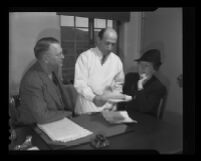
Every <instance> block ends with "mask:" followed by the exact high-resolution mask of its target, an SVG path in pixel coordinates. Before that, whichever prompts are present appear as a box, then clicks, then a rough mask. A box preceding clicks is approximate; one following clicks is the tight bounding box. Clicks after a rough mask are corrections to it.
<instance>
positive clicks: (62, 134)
mask: <svg viewBox="0 0 201 161" xmlns="http://www.w3.org/2000/svg"><path fill="white" fill-rule="evenodd" d="M38 127H39V128H40V129H41V130H42V131H44V132H45V133H46V134H47V135H48V136H49V137H50V138H51V139H52V140H53V141H60V142H68V141H73V140H76V139H79V138H82V137H85V136H88V135H91V134H92V133H93V132H91V131H89V130H87V129H84V128H83V127H81V126H80V125H78V124H76V123H75V122H73V121H71V120H70V119H68V118H64V119H62V120H59V121H55V122H51V123H48V124H38Z"/></svg>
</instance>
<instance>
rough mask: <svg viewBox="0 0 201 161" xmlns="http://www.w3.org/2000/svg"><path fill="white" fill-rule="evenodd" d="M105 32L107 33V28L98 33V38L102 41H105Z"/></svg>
mask: <svg viewBox="0 0 201 161" xmlns="http://www.w3.org/2000/svg"><path fill="white" fill-rule="evenodd" d="M105 31H106V28H104V29H102V30H101V31H99V33H98V37H99V38H100V39H101V40H102V39H103V35H104V33H105Z"/></svg>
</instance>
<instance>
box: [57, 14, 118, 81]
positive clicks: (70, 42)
mask: <svg viewBox="0 0 201 161" xmlns="http://www.w3.org/2000/svg"><path fill="white" fill-rule="evenodd" d="M116 24H117V23H116V21H114V20H108V19H97V18H95V19H94V18H87V17H78V16H63V15H61V16H60V25H61V46H62V48H63V54H64V63H63V67H62V79H63V83H64V84H68V83H73V79H74V70H75V62H76V59H77V57H78V56H79V54H80V53H82V52H83V51H85V50H87V49H89V48H91V47H94V46H95V44H96V40H97V35H98V32H99V31H100V30H101V29H103V28H105V27H113V28H116ZM116 51H117V47H116V48H115V52H116Z"/></svg>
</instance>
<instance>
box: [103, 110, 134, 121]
mask: <svg viewBox="0 0 201 161" xmlns="http://www.w3.org/2000/svg"><path fill="white" fill-rule="evenodd" d="M102 115H103V117H104V118H105V120H107V121H108V122H110V123H115V124H119V123H137V121H136V120H133V119H131V118H130V117H129V116H128V113H127V111H103V112H102Z"/></svg>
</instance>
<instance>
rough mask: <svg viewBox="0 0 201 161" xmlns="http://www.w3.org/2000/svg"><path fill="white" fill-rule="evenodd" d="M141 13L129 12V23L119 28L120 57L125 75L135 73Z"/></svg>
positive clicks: (138, 50)
mask: <svg viewBox="0 0 201 161" xmlns="http://www.w3.org/2000/svg"><path fill="white" fill-rule="evenodd" d="M141 16H142V13H141V12H130V21H129V22H125V23H123V24H122V25H121V27H120V36H119V37H120V43H119V49H120V56H121V57H122V61H123V64H124V71H125V73H128V72H134V71H136V62H135V61H133V60H134V59H137V58H139V56H140V49H141Z"/></svg>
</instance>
